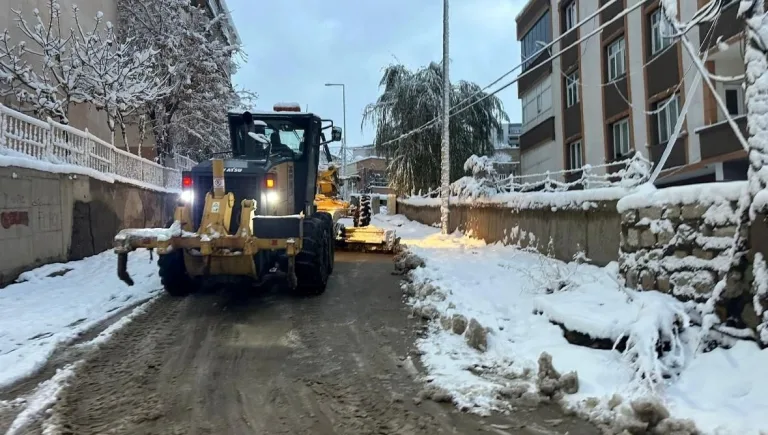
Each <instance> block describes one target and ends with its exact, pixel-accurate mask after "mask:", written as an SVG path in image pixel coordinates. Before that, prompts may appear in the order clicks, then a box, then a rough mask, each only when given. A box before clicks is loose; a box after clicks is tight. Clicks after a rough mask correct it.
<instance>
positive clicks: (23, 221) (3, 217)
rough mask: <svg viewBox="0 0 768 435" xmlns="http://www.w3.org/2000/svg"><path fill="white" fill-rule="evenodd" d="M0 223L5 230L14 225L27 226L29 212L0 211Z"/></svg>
mask: <svg viewBox="0 0 768 435" xmlns="http://www.w3.org/2000/svg"><path fill="white" fill-rule="evenodd" d="M0 225H2V226H3V228H5V229H6V230H7V229H8V228H10V227H12V226H14V225H24V226H25V227H28V226H29V213H27V212H25V211H4V212H2V213H0Z"/></svg>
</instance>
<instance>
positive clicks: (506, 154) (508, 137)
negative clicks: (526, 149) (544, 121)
mask: <svg viewBox="0 0 768 435" xmlns="http://www.w3.org/2000/svg"><path fill="white" fill-rule="evenodd" d="M501 129H502V134H501V136H498V137H497V134H495V132H494V134H492V135H491V143H493V148H494V150H493V159H494V160H495V162H496V170H497V171H498V172H499V173H500V174H503V175H512V174H514V175H519V174H520V133H521V131H522V124H521V123H519V122H502V123H501Z"/></svg>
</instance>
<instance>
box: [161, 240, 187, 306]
mask: <svg viewBox="0 0 768 435" xmlns="http://www.w3.org/2000/svg"><path fill="white" fill-rule="evenodd" d="M159 257H160V258H158V259H157V265H158V267H159V268H160V282H161V283H162V284H163V288H165V291H166V293H168V294H169V295H171V296H174V297H182V296H187V295H189V294H190V293H192V290H193V288H194V287H193V282H192V279H191V278H190V277H189V275H187V268H186V267H185V266H184V251H183V250H181V249H176V250H174V251H171V252H170V253H168V254H165V255H160V256H159Z"/></svg>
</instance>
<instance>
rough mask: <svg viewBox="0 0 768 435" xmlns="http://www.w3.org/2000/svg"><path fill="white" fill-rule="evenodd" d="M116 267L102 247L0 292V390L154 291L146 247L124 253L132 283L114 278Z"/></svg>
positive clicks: (154, 274) (157, 288) (114, 258)
mask: <svg viewBox="0 0 768 435" xmlns="http://www.w3.org/2000/svg"><path fill="white" fill-rule="evenodd" d="M116 267H117V256H116V255H115V254H114V253H112V252H111V251H108V252H104V253H102V254H99V255H95V256H93V257H89V258H86V259H84V260H81V261H73V262H69V263H64V264H62V263H56V264H49V265H46V266H42V267H39V268H37V269H34V270H32V271H29V272H26V273H24V274H22V275H21V276H20V277H19V279H18V282H17V283H15V284H12V285H10V286H8V287H6V288H4V289H2V290H0V388H4V387H6V386H8V385H10V384H12V383H14V382H16V381H18V380H19V379H21V378H24V377H27V376H30V375H32V374H34V373H35V372H36V371H38V370H40V369H41V368H43V366H45V364H46V363H47V361H48V359H49V358H50V356H51V355H52V354H53V353H54V351H55V350H56V349H57V348H59V347H60V346H62V345H66V344H68V343H72V342H74V341H77V339H78V338H79V337H80V336H81V335H82V334H83V333H84V332H85V331H88V330H90V329H92V328H93V327H95V326H96V325H98V324H99V323H101V322H103V321H105V320H106V319H108V318H110V317H112V316H114V315H115V314H117V313H119V312H120V311H121V310H123V309H125V308H128V307H132V306H135V305H137V304H140V303H141V302H143V301H146V300H148V299H150V298H152V297H153V296H155V295H157V294H158V292H159V291H160V289H161V285H160V279H159V278H158V276H157V264H156V258H155V261H150V259H149V252H148V251H139V252H136V253H133V254H131V255H130V256H129V265H128V269H129V270H131V271H132V273H134V274H135V276H136V278H137V279H136V285H134V286H133V287H128V286H127V285H125V284H123V283H122V282H121V281H120V280H119V279H118V278H117V273H116ZM111 330H114V328H110V329H109V330H107V331H105V333H103V335H101V336H100V337H96V339H95V340H97V342H98V341H101V340H103V339H104V338H105V336H107V335H108V334H109V332H110V331H111Z"/></svg>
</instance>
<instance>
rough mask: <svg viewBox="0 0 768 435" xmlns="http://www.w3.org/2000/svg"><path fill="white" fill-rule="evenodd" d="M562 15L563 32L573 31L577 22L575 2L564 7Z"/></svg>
mask: <svg viewBox="0 0 768 435" xmlns="http://www.w3.org/2000/svg"><path fill="white" fill-rule="evenodd" d="M563 15H564V19H565V31H568V30H571V29H573V27H574V26H576V23H578V22H579V21H578V14H577V13H576V0H573V1H572V2H570V3H569V4H568V6H566V7H565V11H563Z"/></svg>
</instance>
